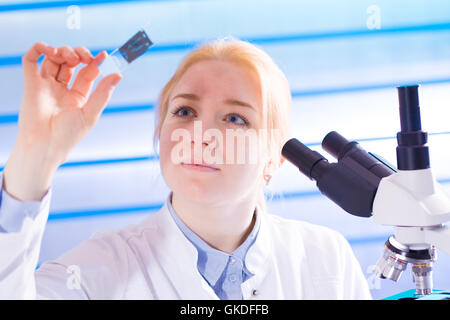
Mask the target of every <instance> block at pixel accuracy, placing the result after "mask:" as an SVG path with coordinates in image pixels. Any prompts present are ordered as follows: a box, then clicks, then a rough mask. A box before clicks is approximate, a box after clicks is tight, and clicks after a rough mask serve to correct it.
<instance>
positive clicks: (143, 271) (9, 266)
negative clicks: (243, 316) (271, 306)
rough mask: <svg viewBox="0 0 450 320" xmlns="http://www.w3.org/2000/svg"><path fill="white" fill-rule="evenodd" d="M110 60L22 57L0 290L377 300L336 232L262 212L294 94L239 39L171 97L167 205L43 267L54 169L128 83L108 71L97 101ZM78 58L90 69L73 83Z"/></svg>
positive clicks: (203, 55) (209, 54) (189, 65)
mask: <svg viewBox="0 0 450 320" xmlns="http://www.w3.org/2000/svg"><path fill="white" fill-rule="evenodd" d="M42 54H44V55H45V59H44V61H43V64H42V67H41V70H38V67H37V65H36V61H37V60H38V58H39V56H41V55H42ZM105 56H106V53H105V52H102V53H100V54H99V55H98V56H97V57H96V58H93V57H92V55H91V54H90V52H89V50H87V49H86V48H83V47H79V48H76V49H72V48H70V47H61V48H58V49H55V48H52V47H50V46H48V45H46V44H44V43H37V44H35V45H34V46H33V48H31V49H30V51H28V52H27V54H26V55H25V56H24V58H23V69H24V73H25V93H24V99H23V103H22V106H21V109H20V115H19V133H18V137H17V141H16V144H15V147H14V149H13V151H12V153H11V156H10V158H9V160H8V162H7V165H6V167H5V170H4V172H3V200H2V205H1V208H0V227H1V228H2V231H3V232H2V233H0V245H1V247H6V246H7V247H8V248H9V249H8V250H6V251H7V252H2V253H1V257H0V274H2V275H5V276H4V277H3V278H2V280H1V282H0V288H1V289H0V292H2V293H1V294H2V295H5V297H6V298H11V297H25V298H51V299H58V298H63V299H218V298H220V299H366V298H370V293H369V290H368V286H367V283H366V281H365V279H364V276H363V274H362V272H361V269H360V266H359V264H358V262H357V261H356V259H355V257H354V256H353V253H352V251H351V248H350V246H349V245H348V243H347V241H346V240H345V239H344V238H343V237H342V236H341V235H340V234H338V233H337V232H335V231H332V230H329V229H327V228H325V227H320V226H314V225H310V224H308V223H305V222H299V221H293V220H287V219H283V218H280V217H278V216H274V215H271V214H269V213H267V212H266V207H265V199H264V193H263V186H264V184H267V183H268V181H269V180H270V177H271V175H272V174H273V173H274V172H275V170H276V169H277V168H278V167H279V166H280V165H281V164H282V163H283V159H282V157H281V148H282V146H283V143H284V142H285V141H286V140H287V139H288V138H289V131H288V130H287V128H288V127H289V121H290V118H289V113H290V103H291V101H290V91H289V86H288V82H287V80H286V78H285V76H284V75H283V73H282V72H281V71H280V70H279V68H278V67H277V66H276V65H275V63H274V62H273V61H272V59H271V58H270V57H269V56H268V55H267V54H266V53H264V52H263V51H262V50H260V49H259V48H257V47H255V46H253V45H251V44H249V43H247V42H244V41H239V40H235V39H221V40H217V41H214V42H211V43H208V44H205V45H203V46H201V47H199V48H197V49H195V50H194V51H193V52H191V53H190V54H189V55H188V56H187V57H186V58H185V59H184V60H183V61H182V62H181V64H180V66H179V67H178V69H177V71H176V72H175V74H174V75H173V77H172V78H171V79H170V81H169V82H168V83H167V84H166V86H165V87H164V88H163V90H162V92H161V95H160V99H159V105H158V111H157V116H156V130H155V142H156V141H158V140H159V145H160V147H159V149H160V165H161V171H162V175H163V177H164V179H165V181H166V183H167V185H168V186H169V188H170V189H171V192H170V194H169V195H168V197H167V200H166V202H165V205H164V206H163V207H162V208H161V210H159V211H158V212H157V213H156V214H153V215H151V216H150V217H148V218H147V219H146V220H145V221H143V222H142V223H140V224H139V225H134V226H129V227H127V228H124V229H122V230H120V231H118V232H102V233H97V234H95V235H94V236H93V237H92V238H91V239H89V240H87V241H85V242H83V243H82V244H80V245H79V246H78V247H76V248H74V249H73V250H71V251H69V252H68V253H66V254H64V255H63V256H61V257H60V258H58V259H56V260H55V261H51V262H47V263H45V264H43V265H42V266H41V267H40V268H39V269H38V270H37V271H36V272H35V266H36V263H37V259H38V255H39V246H40V242H41V238H42V234H43V231H44V227H45V222H46V219H47V216H48V212H49V202H50V197H51V188H50V186H51V181H52V177H53V174H54V172H55V171H56V169H57V167H58V166H59V165H61V164H62V163H63V162H64V161H65V160H66V159H67V156H68V153H69V151H70V150H71V149H72V148H73V147H74V146H75V145H76V144H77V142H78V141H79V140H80V139H81V138H82V137H83V136H84V135H85V134H86V133H87V132H88V131H89V130H90V129H91V128H92V127H93V126H94V125H95V123H96V122H97V121H98V119H99V117H100V114H101V112H102V110H103V109H104V107H105V106H106V104H107V102H108V100H109V98H110V97H111V94H112V92H113V89H114V87H115V85H117V83H118V82H119V81H120V75H118V74H112V75H109V76H107V77H105V78H104V79H102V80H101V81H100V82H99V84H98V86H97V88H96V89H95V91H94V92H93V93H92V95H91V96H90V97H89V98H88V96H89V93H90V90H91V87H92V83H93V81H94V80H95V79H96V78H97V76H98V74H99V71H98V68H97V66H98V64H99V63H101V61H103V59H104V58H105ZM81 62H83V63H85V64H87V65H86V66H85V67H84V68H82V69H81V70H80V72H79V73H78V75H77V76H76V78H75V80H74V83H73V85H72V87H71V88H70V89H69V88H68V87H67V84H68V83H69V81H70V80H71V78H72V75H73V70H74V68H75V67H76V66H77V65H78V64H80V63H81ZM249 133H251V135H250V134H249ZM252 137H253V138H255V137H256V138H257V140H256V141H258V143H254V141H255V140H251V138H252ZM180 138H181V139H180ZM236 140H237V141H238V142H236V143H233V142H235V141H236ZM252 141H253V142H252ZM155 150H156V149H155ZM231 153H232V154H233V156H232V157H228V156H229V155H230V154H231ZM239 153H241V155H242V153H243V155H244V161H238V159H237V158H238V156H237V154H239ZM255 154H257V155H258V156H257V157H253V158H252V157H251V156H252V155H255ZM234 155H236V157H234ZM250 158H252V159H253V161H250ZM225 159H226V161H225ZM230 159H231V160H230ZM255 159H256V160H255ZM25 205H28V206H25ZM19 216H20V217H22V218H21V219H19V218H18V217H19ZM74 270H75V271H76V272H75V274H74V273H73V272H74ZM12 289H14V290H12Z"/></svg>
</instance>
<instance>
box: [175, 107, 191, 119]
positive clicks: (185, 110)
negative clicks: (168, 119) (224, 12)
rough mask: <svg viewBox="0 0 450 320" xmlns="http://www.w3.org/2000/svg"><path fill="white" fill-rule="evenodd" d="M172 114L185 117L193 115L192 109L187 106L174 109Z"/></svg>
mask: <svg viewBox="0 0 450 320" xmlns="http://www.w3.org/2000/svg"><path fill="white" fill-rule="evenodd" d="M172 114H173V115H175V116H177V117H187V116H193V115H195V113H194V111H193V110H192V109H191V108H189V107H185V106H182V107H179V108H177V109H176V110H175V111H173V112H172Z"/></svg>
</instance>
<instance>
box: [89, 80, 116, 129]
mask: <svg viewBox="0 0 450 320" xmlns="http://www.w3.org/2000/svg"><path fill="white" fill-rule="evenodd" d="M121 79H122V76H121V75H120V74H119V73H113V74H110V75H108V76H107V77H104V78H103V79H102V80H100V82H99V83H98V85H97V88H96V89H95V91H94V92H92V94H91V96H90V97H89V99H88V101H87V102H86V104H85V105H84V106H83V108H82V111H83V113H84V118H85V119H86V122H87V123H88V124H90V125H91V126H94V125H95V123H96V122H97V121H98V118H99V117H100V115H101V113H102V112H103V109H104V108H105V107H106V104H107V103H108V101H109V99H110V98H111V96H112V94H113V92H114V89H115V87H116V85H117V83H119V81H120V80H121Z"/></svg>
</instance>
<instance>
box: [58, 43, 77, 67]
mask: <svg viewBox="0 0 450 320" xmlns="http://www.w3.org/2000/svg"><path fill="white" fill-rule="evenodd" d="M58 53H60V56H61V57H62V58H63V59H64V61H63V63H67V65H68V66H69V67H71V68H73V67H76V66H77V65H79V64H80V62H81V61H80V57H79V56H78V54H76V53H75V50H74V49H72V48H71V47H69V46H64V47H61V48H58ZM61 64H62V63H61Z"/></svg>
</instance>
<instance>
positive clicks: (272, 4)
mask: <svg viewBox="0 0 450 320" xmlns="http://www.w3.org/2000/svg"><path fill="white" fill-rule="evenodd" d="M71 5H77V6H78V9H79V13H80V25H79V27H80V28H79V29H73V28H70V27H68V25H67V21H68V20H70V18H71V16H70V15H71V13H70V12H68V11H67V9H68V8H69V6H71ZM371 6H377V8H378V9H379V12H380V16H379V17H380V20H379V21H380V28H379V29H370V28H369V27H368V25H367V22H368V21H369V20H370V19H371V18H373V17H372V13H371V12H370V10H369V11H368V8H369V7H371ZM142 25H150V26H151V28H152V33H151V34H150V37H151V38H152V40H154V41H155V43H156V45H155V46H154V47H153V48H152V49H150V50H149V51H148V52H147V53H146V54H145V55H144V56H143V57H142V58H140V59H138V60H136V62H134V63H133V64H132V65H130V68H129V69H128V70H127V72H126V73H125V76H124V79H123V80H122V81H121V83H120V85H119V86H118V87H117V89H116V91H115V93H114V96H113V98H112V99H111V101H110V103H109V105H108V107H107V108H106V109H105V111H104V114H103V115H102V117H101V119H100V120H99V122H98V123H97V125H96V126H95V127H94V129H93V130H92V131H91V132H90V133H89V134H88V135H87V136H86V137H85V138H84V139H83V140H82V141H81V142H80V143H79V144H78V145H77V146H76V147H75V149H74V150H73V151H72V152H71V154H70V156H69V159H68V161H67V163H65V164H64V165H62V166H61V167H60V168H59V169H58V171H57V173H56V176H55V179H54V181H53V198H52V202H51V213H50V217H49V222H48V225H47V229H46V231H45V234H44V239H43V245H42V249H41V255H40V263H42V262H43V261H47V260H49V259H53V258H56V257H57V256H59V255H60V254H62V253H63V252H65V251H67V250H69V249H70V248H72V247H74V246H76V245H77V244H79V243H80V242H81V241H83V240H84V239H86V238H88V237H89V236H90V235H91V234H92V233H93V232H95V231H97V230H104V229H112V230H115V229H118V228H120V227H122V226H125V225H128V224H131V223H138V222H139V221H141V220H142V219H144V218H145V217H146V216H147V215H149V214H152V213H154V212H155V211H156V210H158V209H159V208H160V207H161V205H162V203H163V201H164V200H165V198H166V196H167V194H168V191H169V190H168V188H167V186H166V185H165V183H164V180H163V179H162V177H161V175H160V170H159V163H158V160H159V159H158V156H157V154H156V153H155V151H154V150H153V147H152V140H153V129H154V125H153V117H154V114H153V113H154V108H155V104H156V99H157V96H158V93H159V91H160V90H161V88H162V86H163V85H164V83H165V82H166V81H167V80H168V79H169V78H170V76H171V74H172V73H173V72H174V70H175V69H176V67H177V65H178V63H179V62H180V61H181V59H182V58H183V56H184V55H186V54H187V53H188V52H189V50H191V49H192V48H194V47H195V46H196V45H197V44H199V43H201V42H204V41H207V40H210V39H214V38H217V37H221V36H226V35H232V36H235V37H238V38H241V39H244V40H248V41H250V42H252V43H254V44H256V45H259V46H260V47H262V48H263V49H264V50H265V51H266V52H268V53H269V54H270V55H271V56H272V57H273V59H274V60H275V61H276V62H277V64H278V65H279V66H280V68H281V69H282V70H283V71H284V72H285V74H286V76H287V77H288V79H289V81H290V84H291V89H292V96H293V106H292V107H293V110H292V120H291V121H292V122H291V127H292V132H293V135H294V136H295V137H297V138H299V139H300V140H301V141H303V142H304V143H306V144H308V145H309V146H310V147H311V148H312V149H314V150H317V151H320V152H321V153H322V154H324V155H327V154H326V152H324V151H323V150H321V148H320V142H321V141H322V139H323V137H324V136H325V135H326V134H327V133H328V132H329V131H332V130H336V131H338V132H340V133H341V134H343V135H344V136H346V137H347V138H348V139H355V140H358V141H360V143H361V145H362V146H363V147H364V148H365V149H366V150H368V151H371V152H374V153H377V154H380V155H382V156H383V157H384V158H386V159H387V160H388V161H390V162H391V163H394V164H395V163H396V160H395V146H396V142H395V139H394V137H395V134H396V132H397V131H398V130H399V118H398V101H397V93H396V89H395V87H396V86H398V85H406V84H415V83H420V84H422V86H421V89H420V90H421V91H420V95H421V96H420V101H421V112H422V125H423V128H424V130H426V131H428V132H429V133H430V136H429V146H430V153H431V164H432V167H433V169H434V173H435V175H436V177H437V179H438V180H439V182H440V183H442V184H443V186H444V187H445V188H446V189H447V190H448V189H449V188H450V183H449V182H450V168H448V163H450V152H449V151H448V145H449V143H450V134H449V133H450V126H449V124H448V122H449V115H450V111H449V109H450V108H449V107H450V102H449V101H450V2H449V1H445V0H441V1H437V0H434V1H433V0H431V1H406V0H396V1H388V0H386V1H365V0H348V1H345V2H343V1H332V0H328V1H324V0H320V1H292V0H257V1H256V0H247V1H237V0H227V1H225V0H222V1H219V0H218V1H209V0H191V1H177V0H173V1H126V0H110V1H107V0H97V1H33V2H29V1H2V2H0V43H1V44H2V45H1V46H0V96H1V98H2V103H1V104H0V168H3V166H4V164H5V163H6V160H7V159H8V156H9V153H10V152H11V149H12V147H13V144H14V141H15V137H16V134H17V116H18V111H19V106H20V101H21V96H22V88H23V76H22V71H21V65H20V64H21V56H22V55H23V54H24V53H25V52H26V51H27V50H28V48H29V47H30V46H31V45H32V44H33V43H35V42H37V41H44V42H47V43H49V44H51V45H53V46H62V45H69V46H72V47H76V46H80V45H83V46H86V47H88V48H89V49H90V50H91V51H92V52H93V53H94V54H95V53H97V52H99V51H100V50H107V51H108V52H110V51H112V50H113V49H115V48H116V47H118V46H119V45H121V44H122V43H124V42H125V41H126V40H127V39H128V38H129V37H130V36H131V35H133V34H134V33H135V32H136V31H137V29H138V28H139V27H140V26H142ZM329 159H330V160H332V158H331V157H330V158H329ZM270 184H271V186H270V188H269V189H268V190H267V192H268V197H269V198H270V194H273V198H271V200H270V201H269V203H268V208H269V211H270V212H272V213H274V214H277V215H280V216H283V217H288V218H292V219H299V220H305V221H309V222H312V223H317V224H321V225H325V226H329V227H331V228H333V229H336V230H338V231H340V232H341V233H342V234H344V236H345V237H346V238H347V239H348V240H349V241H350V244H351V245H352V248H353V250H354V252H355V254H356V256H357V258H358V260H359V262H360V263H361V266H362V268H363V271H364V272H365V274H366V276H367V279H368V281H369V283H370V285H371V288H372V294H373V296H374V297H375V298H382V297H386V296H389V295H392V294H395V293H398V292H400V291H403V290H407V289H410V288H413V286H414V285H413V283H412V282H411V277H410V275H409V270H407V271H406V272H405V273H406V274H405V275H403V277H402V278H401V279H400V281H399V283H393V282H391V281H388V280H383V281H376V280H374V279H373V278H372V276H371V274H370V270H371V268H372V266H373V264H375V262H376V260H377V259H378V256H379V255H380V254H381V252H382V246H383V243H384V241H385V240H386V239H387V237H388V236H389V234H390V233H391V231H392V230H391V228H389V227H384V226H378V225H375V224H374V223H373V222H372V221H371V219H363V218H357V217H354V216H351V215H349V214H347V213H345V212H343V211H342V210H341V209H340V208H338V207H337V206H336V205H334V204H333V203H332V202H331V201H329V200H328V199H326V198H325V197H323V196H322V195H320V193H318V191H317V189H316V188H315V186H314V183H313V182H311V181H309V180H308V179H307V178H305V177H304V176H302V175H301V174H300V173H298V171H297V170H296V169H295V168H294V167H293V166H292V165H290V164H286V165H284V166H283V168H282V169H280V170H279V171H278V172H277V174H276V175H275V176H274V177H273V179H272V180H271V182H270ZM449 268H450V258H449V257H448V256H446V255H445V254H444V253H442V254H440V252H439V251H438V261H437V263H436V265H435V275H434V278H435V284H436V288H437V289H448V288H450V277H449V276H448V270H449Z"/></svg>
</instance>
